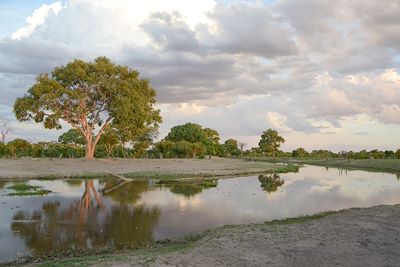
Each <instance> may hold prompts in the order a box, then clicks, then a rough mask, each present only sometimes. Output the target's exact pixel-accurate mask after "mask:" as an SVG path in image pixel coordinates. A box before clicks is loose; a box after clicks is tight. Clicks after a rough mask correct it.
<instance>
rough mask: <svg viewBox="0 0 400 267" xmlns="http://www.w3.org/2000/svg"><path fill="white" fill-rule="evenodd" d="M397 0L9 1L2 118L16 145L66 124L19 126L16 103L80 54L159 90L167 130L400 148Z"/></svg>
mask: <svg viewBox="0 0 400 267" xmlns="http://www.w3.org/2000/svg"><path fill="white" fill-rule="evenodd" d="M399 32H400V2H399V1H398V0H380V1H353V0H352V1H350V0H348V1H346V0H266V1H250V0H248V1H243V0H242V1H235V0H229V1H228V0H225V1H222V0H202V1H187V0H169V1H166V0H148V1H137V0H118V1H107V0H63V1H50V0H48V1H43V0H30V1H27V0H26V1H23V0H12V1H11V0H10V1H7V0H0V117H2V118H6V119H8V120H10V121H11V133H10V135H9V137H8V139H9V140H11V139H13V138H24V139H28V140H30V141H32V142H36V141H39V140H56V139H57V137H58V136H59V135H60V134H61V133H62V132H63V131H66V130H67V129H68V128H64V129H62V130H60V131H56V130H46V129H44V128H43V127H42V126H41V125H40V124H35V123H29V122H24V123H20V122H17V121H16V120H15V118H14V114H13V112H12V106H13V104H14V101H15V99H16V98H17V97H20V96H23V95H24V93H25V92H26V91H27V90H28V89H29V87H30V86H32V85H33V84H34V82H35V77H36V76H37V75H38V74H40V73H44V72H50V71H51V70H52V69H53V68H54V67H56V66H60V65H64V64H66V63H67V62H68V61H70V60H73V59H75V58H80V59H83V60H88V61H91V60H93V59H94V58H96V57H98V56H107V57H109V58H110V59H111V60H112V61H113V62H115V63H117V64H123V65H127V66H129V67H131V68H134V69H137V70H138V71H139V72H140V74H141V77H143V78H148V79H150V81H151V84H152V86H153V87H154V88H155V89H156V91H157V108H159V109H160V110H161V115H162V117H163V123H162V125H161V127H160V134H159V139H161V138H163V137H164V136H165V135H166V134H167V133H168V131H169V129H170V128H171V127H173V126H175V125H178V124H183V123H186V122H195V123H199V124H201V125H203V126H204V127H210V128H213V129H215V130H217V131H218V132H219V133H220V136H221V139H222V141H224V140H226V139H228V138H235V139H237V140H238V141H240V142H245V143H247V148H251V147H253V146H257V144H258V141H259V139H260V135H261V133H262V132H263V131H265V130H267V129H268V128H273V129H276V130H278V132H280V133H281V135H283V136H284V137H285V139H286V142H285V144H284V145H283V146H282V149H283V150H285V151H290V150H293V149H295V148H297V147H304V148H306V149H308V150H312V149H331V150H334V151H341V150H361V149H364V148H365V149H375V148H377V149H382V150H385V149H397V148H400V141H399V140H400V138H399V136H400V35H399V34H398V33H399Z"/></svg>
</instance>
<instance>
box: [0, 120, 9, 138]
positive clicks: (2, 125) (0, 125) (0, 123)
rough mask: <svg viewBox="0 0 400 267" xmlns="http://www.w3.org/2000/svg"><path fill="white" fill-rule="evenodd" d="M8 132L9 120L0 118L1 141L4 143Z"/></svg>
mask: <svg viewBox="0 0 400 267" xmlns="http://www.w3.org/2000/svg"><path fill="white" fill-rule="evenodd" d="M9 133H10V121H9V120H6V119H3V118H0V134H1V140H0V141H1V143H2V144H5V142H6V137H7V135H8V134H9Z"/></svg>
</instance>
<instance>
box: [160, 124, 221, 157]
mask: <svg viewBox="0 0 400 267" xmlns="http://www.w3.org/2000/svg"><path fill="white" fill-rule="evenodd" d="M219 140H220V139H219V134H218V132H217V131H215V130H213V129H210V128H203V127H202V126H201V125H199V124H196V123H190V122H189V123H186V124H182V125H178V126H175V127H172V129H171V131H170V132H169V133H168V135H167V136H166V137H165V141H170V142H175V143H176V145H177V143H178V142H188V143H191V144H195V143H201V144H203V147H202V149H200V150H201V151H202V153H201V154H204V153H207V154H208V155H209V156H211V155H219V154H220V153H221V146H220V144H219ZM184 146H185V145H183V144H180V145H179V147H180V148H183V147H184ZM203 148H205V151H203V150H204V149H203ZM178 150H179V151H181V149H178ZM178 150H176V149H175V151H178ZM195 154H196V155H198V153H195Z"/></svg>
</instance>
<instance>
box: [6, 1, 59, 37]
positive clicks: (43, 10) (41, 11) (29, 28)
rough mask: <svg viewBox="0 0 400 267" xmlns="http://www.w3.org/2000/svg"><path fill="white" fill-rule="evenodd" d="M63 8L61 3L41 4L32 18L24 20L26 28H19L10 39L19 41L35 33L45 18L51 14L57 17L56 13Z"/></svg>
mask: <svg viewBox="0 0 400 267" xmlns="http://www.w3.org/2000/svg"><path fill="white" fill-rule="evenodd" d="M63 8H64V7H63V6H62V4H61V2H55V3H52V4H50V5H48V4H43V5H42V6H40V7H39V8H38V9H36V10H35V11H34V12H33V14H32V16H29V17H28V18H27V19H26V26H24V27H22V28H19V29H18V30H16V31H15V32H14V33H13V34H12V35H11V38H12V39H14V40H20V39H22V38H26V37H29V36H30V35H31V34H32V33H34V32H35V29H36V28H37V27H38V26H39V25H42V24H43V23H44V22H45V21H46V18H47V17H48V16H50V15H52V14H54V15H57V14H58V12H60V11H61V9H63Z"/></svg>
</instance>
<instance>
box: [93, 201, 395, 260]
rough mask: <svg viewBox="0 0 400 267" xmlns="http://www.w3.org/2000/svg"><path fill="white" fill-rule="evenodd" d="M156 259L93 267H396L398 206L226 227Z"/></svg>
mask: <svg viewBox="0 0 400 267" xmlns="http://www.w3.org/2000/svg"><path fill="white" fill-rule="evenodd" d="M155 254H156V255H140V254H139V255H138V254H136V255H135V256H128V257H127V258H125V259H124V260H123V261H115V260H114V261H107V260H106V261H105V262H103V263H101V264H97V265H96V266H140V265H143V264H144V265H150V266H399V265H400V205H397V206H379V207H374V208H368V209H351V210H346V211H343V212H340V213H337V214H334V215H331V216H327V217H324V218H322V219H317V220H311V221H308V222H303V223H295V224H289V225H269V224H258V225H243V226H231V227H224V228H220V229H217V230H214V231H212V232H211V233H210V234H208V235H206V236H205V237H204V238H202V239H200V240H199V241H197V242H196V243H195V244H194V245H193V246H191V247H189V248H186V249H184V250H180V251H175V252H166V253H162V254H160V253H158V255H157V253H155Z"/></svg>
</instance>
